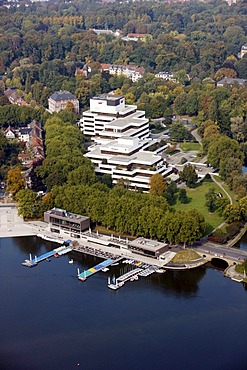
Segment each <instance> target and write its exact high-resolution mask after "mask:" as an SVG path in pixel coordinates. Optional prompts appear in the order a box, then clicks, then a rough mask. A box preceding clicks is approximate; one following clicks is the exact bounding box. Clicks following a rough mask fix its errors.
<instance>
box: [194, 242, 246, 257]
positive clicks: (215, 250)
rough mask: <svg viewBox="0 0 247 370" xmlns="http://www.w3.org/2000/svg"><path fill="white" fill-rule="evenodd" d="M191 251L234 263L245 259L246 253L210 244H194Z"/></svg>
mask: <svg viewBox="0 0 247 370" xmlns="http://www.w3.org/2000/svg"><path fill="white" fill-rule="evenodd" d="M193 249H195V250H197V251H198V252H201V253H208V254H210V255H212V256H215V257H221V258H224V257H225V258H229V259H231V260H234V261H236V262H237V261H243V260H244V259H246V258H247V251H244V250H240V249H236V248H232V247H231V248H229V247H226V246H223V245H217V244H214V243H211V242H205V243H200V242H199V243H196V244H195V246H193Z"/></svg>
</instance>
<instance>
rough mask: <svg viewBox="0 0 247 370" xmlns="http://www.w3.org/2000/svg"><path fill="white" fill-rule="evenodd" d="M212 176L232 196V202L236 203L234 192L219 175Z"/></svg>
mask: <svg viewBox="0 0 247 370" xmlns="http://www.w3.org/2000/svg"><path fill="white" fill-rule="evenodd" d="M214 178H215V180H216V181H218V182H220V183H221V185H222V186H223V188H224V189H225V191H226V192H227V193H228V194H229V195H230V197H231V198H232V202H233V204H234V203H236V199H235V195H236V194H235V193H234V192H233V191H232V190H230V189H229V187H228V186H227V185H226V184H225V183H224V182H223V181H222V180H221V178H220V177H219V176H216V175H214Z"/></svg>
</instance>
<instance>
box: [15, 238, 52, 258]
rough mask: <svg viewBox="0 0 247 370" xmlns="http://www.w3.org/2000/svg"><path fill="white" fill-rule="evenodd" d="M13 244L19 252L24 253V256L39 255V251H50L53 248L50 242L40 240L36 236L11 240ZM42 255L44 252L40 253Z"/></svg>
mask: <svg viewBox="0 0 247 370" xmlns="http://www.w3.org/2000/svg"><path fill="white" fill-rule="evenodd" d="M12 240H13V244H14V245H15V246H17V247H18V248H19V250H20V251H22V252H24V253H25V254H29V253H32V254H38V253H39V252H40V253H41V250H42V249H43V248H44V249H45V251H50V250H51V249H53V248H56V247H54V246H52V243H51V242H47V241H45V240H41V239H39V238H37V237H36V236H29V237H26V236H24V237H18V238H13V239H12ZM42 253H44V252H42Z"/></svg>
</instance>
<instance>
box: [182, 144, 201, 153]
mask: <svg viewBox="0 0 247 370" xmlns="http://www.w3.org/2000/svg"><path fill="white" fill-rule="evenodd" d="M180 148H181V149H182V150H183V151H184V152H189V151H191V150H198V151H200V150H201V148H202V146H201V145H200V144H199V143H181V144H180Z"/></svg>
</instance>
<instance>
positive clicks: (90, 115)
mask: <svg viewBox="0 0 247 370" xmlns="http://www.w3.org/2000/svg"><path fill="white" fill-rule="evenodd" d="M78 125H79V127H80V128H81V130H82V131H83V133H84V134H85V135H88V136H92V137H93V139H95V140H97V138H98V139H99V138H101V139H105V140H108V141H109V140H113V139H118V138H120V137H122V136H130V137H139V138H145V137H148V136H149V123H148V119H147V118H146V117H145V112H144V111H139V110H137V106H136V105H126V104H125V98H124V97H123V96H115V95H109V94H108V95H103V94H102V95H98V96H95V97H94V98H92V99H90V109H89V110H87V111H85V112H83V116H82V119H81V120H80V121H79V123H78Z"/></svg>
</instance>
